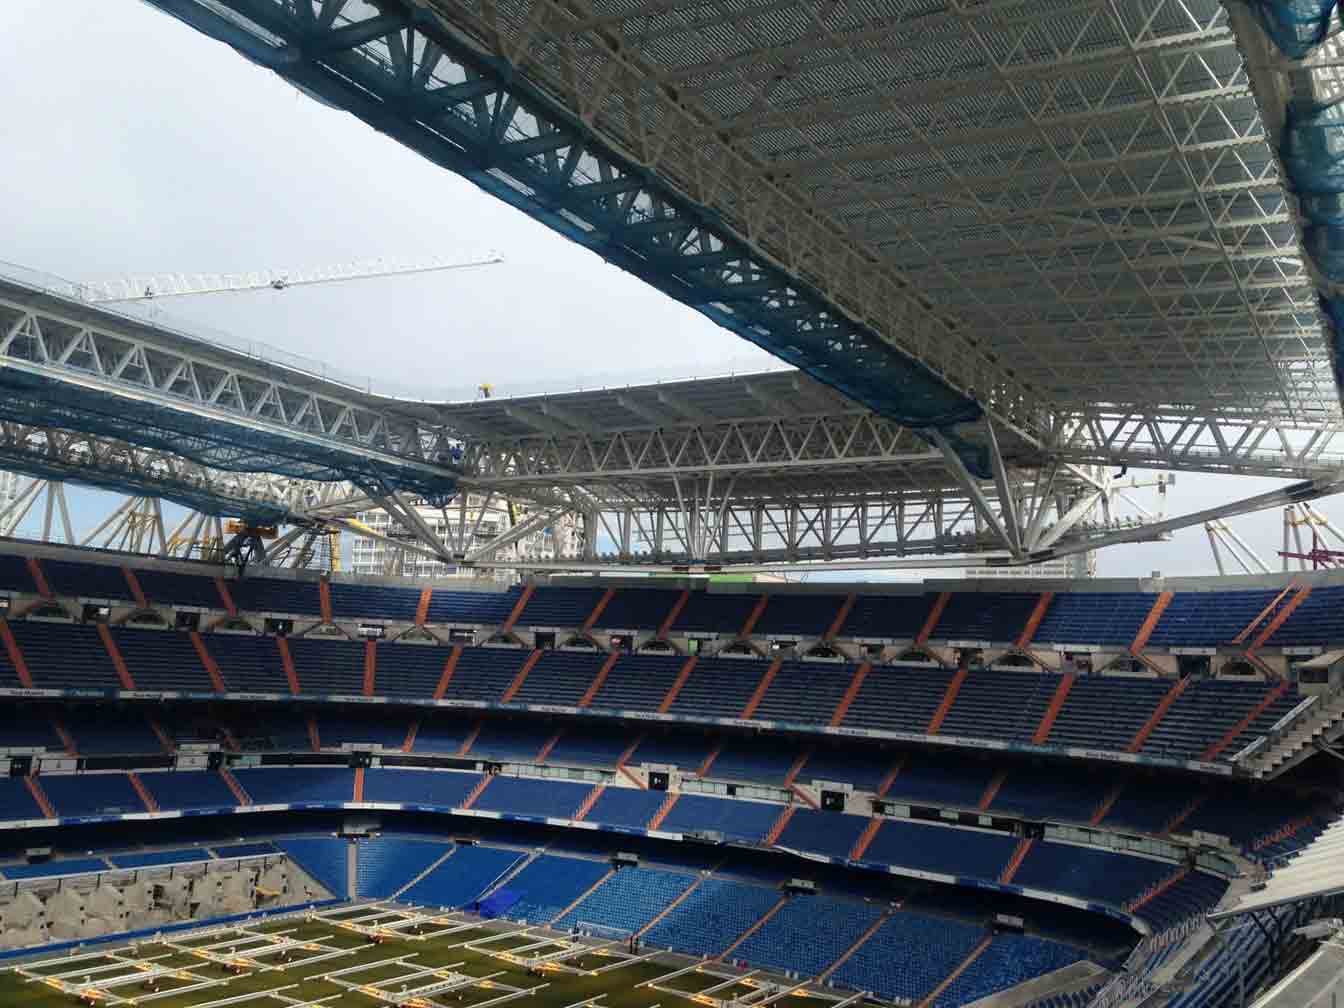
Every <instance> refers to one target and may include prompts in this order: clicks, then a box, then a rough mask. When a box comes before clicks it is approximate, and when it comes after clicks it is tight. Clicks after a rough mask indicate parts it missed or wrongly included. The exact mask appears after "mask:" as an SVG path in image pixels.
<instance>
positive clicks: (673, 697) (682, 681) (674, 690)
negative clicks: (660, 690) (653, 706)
mask: <svg viewBox="0 0 1344 1008" xmlns="http://www.w3.org/2000/svg"><path fill="white" fill-rule="evenodd" d="M698 660H699V659H698V658H696V656H695V655H691V657H689V658H687V659H686V660H685V661H684V662H682V665H681V671H680V672H678V673H677V678H676V679H674V680H673V681H672V685H671V686H669V687H668V689H667V693H666V694H665V695H664V696H663V702H662V703H660V704H659V705H658V713H659V714H666V713H667V712H668V711H669V710H671V708H672V705H673V704H674V703H676V702H677V694H678V693H680V692H681V688H682V687H683V686H685V685H686V680H687V679H689V678H690V677H691V672H692V671H693V670H694V669H695V665H696V662H697V661H698Z"/></svg>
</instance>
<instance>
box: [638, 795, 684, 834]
mask: <svg viewBox="0 0 1344 1008" xmlns="http://www.w3.org/2000/svg"><path fill="white" fill-rule="evenodd" d="M680 797H681V795H680V794H678V793H677V792H675V791H674V792H672V793H671V794H669V795H668V796H667V797H666V798H665V799H664V800H663V803H662V804H661V805H659V806H658V811H657V812H655V813H654V814H653V818H652V819H650V820H649V824H648V826H646V827H645V829H648V830H656V829H657V828H658V827H659V826H661V825H662V824H663V820H664V819H666V818H667V815H668V813H669V812H671V811H672V806H673V805H675V804H676V803H677V799H678V798H680Z"/></svg>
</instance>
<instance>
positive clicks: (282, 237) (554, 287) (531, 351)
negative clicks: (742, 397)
mask: <svg viewBox="0 0 1344 1008" xmlns="http://www.w3.org/2000/svg"><path fill="white" fill-rule="evenodd" d="M0 94H3V95H5V98H6V120H7V122H8V124H9V125H8V129H7V133H8V136H7V138H6V141H7V142H6V144H5V150H4V154H3V156H0V181H3V184H4V185H3V188H4V195H3V198H2V201H0V236H3V238H2V244H0V260H6V261H10V262H14V263H18V264H21V265H23V266H25V267H29V268H33V269H37V270H42V271H46V272H50V273H54V274H57V275H59V276H62V277H65V278H67V279H76V280H100V279H111V278H118V277H123V276H126V275H133V274H137V273H152V272H197V271H202V272H207V271H214V272H242V271H248V270H259V269H265V268H272V267H274V268H288V269H296V268H302V267H305V266H323V265H333V264H336V263H342V262H348V261H351V260H364V259H376V258H384V259H393V260H414V259H419V258H430V257H459V256H460V257H467V256H471V255H476V254H480V253H482V252H484V251H487V250H496V251H498V252H500V253H501V254H502V255H503V256H504V257H505V259H506V263H505V264H504V265H499V266H491V267H487V268H484V269H478V270H472V271H467V272H459V273H440V274H430V275H428V276H417V277H402V278H396V279H390V280H376V281H369V282H366V283H355V284H346V285H342V286H337V287H321V288H316V289H308V290H291V291H285V292H283V293H273V292H267V293H262V294H255V295H225V296H218V297H210V298H199V299H194V300H193V301H175V302H172V303H171V306H168V305H165V307H164V311H165V313H167V314H170V315H172V316H174V317H178V318H182V319H188V320H191V321H192V322H193V323H195V324H196V325H198V326H201V327H208V328H209V329H212V330H216V331H219V332H223V333H228V334H229V335H230V336H231V337H234V338H241V339H249V340H256V341H259V342H263V343H266V344H268V345H271V346H275V347H278V348H281V349H283V350H286V351H289V352H292V353H297V354H300V355H304V356H308V357H312V358H317V359H320V360H323V361H325V362H327V363H329V364H330V365H331V366H332V367H333V368H336V369H338V370H340V371H343V372H348V373H350V374H353V375H358V376H364V377H366V378H368V379H369V380H371V381H372V382H373V384H374V387H375V388H380V389H384V390H387V391H399V392H405V393H409V394H417V395H423V396H426V397H433V398H443V397H458V396H461V395H466V394H469V393H470V390H471V389H472V388H474V387H475V386H476V385H477V384H478V383H481V382H489V383H491V384H493V385H494V386H495V387H496V389H497V390H498V391H499V392H500V393H504V394H507V393H508V392H510V391H537V390H546V389H552V390H559V389H561V388H565V387H570V386H575V385H580V384H600V383H602V382H603V380H604V379H605V380H606V381H610V382H617V381H622V380H635V381H644V380H651V379H653V378H655V377H673V376H691V375H707V374H722V373H726V372H729V371H734V370H736V371H742V370H750V369H754V368H765V367H775V366H778V364H777V362H776V361H774V359H773V358H770V357H769V356H767V355H766V354H765V353H763V352H762V351H759V350H757V349H755V348H754V347H752V346H751V345H750V344H748V343H746V342H745V341H743V340H741V339H739V338H738V337H736V336H734V335H732V334H731V333H729V332H727V331H725V330H722V329H720V328H718V327H717V326H715V325H713V324H712V323H710V322H709V321H708V320H706V319H704V318H703V317H702V316H700V315H698V314H697V313H695V312H693V311H691V310H690V309H688V308H686V307H684V306H682V305H679V304H677V303H676V302H674V301H672V300H671V299H669V298H667V297H664V296H663V295H661V294H659V293H658V292H657V291H654V290H653V289H652V288H649V287H647V286H646V285H644V284H643V283H642V282H641V281H639V280H636V279H634V278H632V277H630V276H628V275H626V274H624V273H622V272H621V271H620V270H618V269H616V268H615V267H612V266H609V265H607V264H606V263H604V262H603V261H602V260H601V259H600V258H599V257H597V256H596V255H594V254H592V253H590V252H587V251H585V250H583V249H580V248H579V247H578V246H576V245H573V244H571V243H569V242H568V241H567V240H565V239H563V238H561V237H559V236H557V235H555V234H553V233H552V232H550V231H549V230H547V229H545V228H543V227H542V226H541V225H539V224H536V223H534V222H533V221H532V220H531V219H530V218H528V217H526V216H525V215H524V214H522V213H520V212H518V211H516V210H513V209H511V208H509V207H507V206H505V205H504V204H503V203H500V202H498V201H496V200H494V199H493V198H492V197H489V196H486V195H484V194H482V193H481V192H479V191H478V190H477V189H476V188H475V187H473V186H471V185H470V184H469V183H467V182H465V181H464V180H462V179H460V178H458V177H457V176H455V175H453V174H451V173H449V172H447V171H444V170H442V169H439V168H437V167H435V166H433V165H431V164H430V163H429V162H427V161H425V160H423V159H421V158H420V157H419V156H417V155H415V154H413V153H411V152H410V151H408V150H406V149H404V148H402V147H401V146H399V145H398V144H396V143H395V142H393V141H392V140H389V139H387V138H386V137H383V136H381V135H379V134H378V133H375V132H374V131H373V130H372V129H370V128H369V127H367V126H365V125H364V124H362V123H360V122H359V121H358V120H356V119H355V118H353V117H352V116H349V115H346V114H344V113H341V112H338V111H335V110H333V109H329V108H327V107H325V106H323V105H320V104H318V103H317V102H315V101H312V100H311V99H309V98H307V97H305V96H303V95H301V94H299V93H298V92H297V91H295V90H294V89H293V88H291V87H290V86H289V85H287V84H285V83H284V82H283V81H281V80H280V79H279V78H278V77H276V76H274V75H273V74H271V73H269V72H267V71H264V70H261V69H259V68H257V67H254V66H252V65H251V64H249V63H247V62H246V61H245V60H243V59H242V57H240V56H238V55H236V54H235V53H234V52H233V51H232V50H230V49H228V48H226V47H224V46H223V45H220V44H218V43H215V42H212V41H210V40H209V39H207V38H205V37H204V36H202V35H199V34H197V33H196V32H194V31H192V30H190V29H188V28H186V27H185V26H183V25H181V24H179V23H178V22H176V21H174V20H173V19H171V18H170V17H168V16H166V15H164V14H162V13H160V12H158V11H156V10H154V9H153V8H151V7H149V6H147V5H145V4H142V3H140V2H139V0H68V2H66V3H62V4H55V3H51V2H50V0H5V2H4V3H3V4H0ZM1276 485H1278V483H1277V481H1270V480H1248V479H1228V478H1220V477H1210V476H1195V475H1191V476H1186V475H1182V476H1180V477H1179V478H1178V481H1177V484H1176V486H1175V488H1174V489H1173V491H1172V493H1171V494H1170V495H1169V497H1168V502H1169V509H1168V510H1169V513H1183V512H1187V511H1194V510H1198V509H1201V508H1205V507H1209V506H1212V505H1214V504H1217V503H1221V502H1223V501H1225V500H1227V499H1229V498H1230V497H1234V496H1236V497H1240V496H1247V495H1250V494H1253V493H1258V492H1261V491H1263V490H1266V489H1269V488H1271V487H1273V486H1276ZM1148 500H1149V503H1152V502H1153V499H1152V498H1151V497H1150V498H1148ZM1326 510H1327V511H1329V510H1330V509H1329V507H1328V506H1327V508H1326ZM88 511H89V509H88V508H81V517H80V518H77V524H78V523H79V521H80V520H81V519H82V517H83V515H84V514H85V513H86V512H88ZM1234 524H1235V526H1236V527H1237V528H1238V529H1239V530H1240V531H1241V532H1242V534H1243V535H1244V536H1245V537H1247V538H1248V539H1250V540H1251V542H1252V544H1253V545H1254V546H1255V547H1256V548H1257V549H1258V550H1259V551H1260V553H1261V555H1262V556H1264V557H1265V559H1266V561H1267V562H1270V563H1271V565H1275V559H1276V558H1275V557H1274V555H1273V551H1274V549H1275V543H1276V541H1277V539H1278V538H1279V535H1280V532H1279V529H1280V527H1281V520H1280V515H1279V513H1278V512H1268V513H1265V514H1262V515H1259V516H1255V517H1248V518H1242V519H1238V520H1236V522H1235V523H1234ZM1152 570H1162V571H1164V572H1165V573H1168V574H1195V573H1214V572H1215V568H1214V565H1213V560H1212V557H1211V555H1210V553H1209V549H1208V546H1207V541H1206V539H1205V536H1204V533H1203V531H1202V530H1201V529H1194V530H1189V531H1186V532H1184V533H1180V534H1179V535H1178V536H1177V538H1176V539H1175V541H1173V542H1170V543H1161V544H1149V545H1143V546H1132V547H1117V548H1116V549H1114V550H1111V551H1108V552H1105V553H1103V555H1102V559H1101V564H1100V573H1101V574H1103V575H1116V576H1120V575H1141V574H1147V573H1149V572H1150V571H1152Z"/></svg>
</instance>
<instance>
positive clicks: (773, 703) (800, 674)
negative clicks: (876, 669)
mask: <svg viewBox="0 0 1344 1008" xmlns="http://www.w3.org/2000/svg"><path fill="white" fill-rule="evenodd" d="M856 668H857V666H854V665H850V664H846V663H836V662H821V661H811V662H805V661H786V662H780V665H779V670H778V671H777V672H776V673H775V678H774V680H773V681H772V682H771V683H770V688H769V689H767V690H766V691H765V695H764V696H763V697H761V702H760V704H759V705H758V706H757V708H756V713H755V714H754V715H753V717H754V718H755V720H757V721H781V722H789V723H792V724H813V725H818V724H821V725H824V724H829V723H830V721H831V715H832V714H833V713H835V708H836V707H837V705H839V703H840V700H841V699H842V698H843V697H844V695H845V692H846V691H847V690H848V689H849V684H850V683H851V682H852V681H853V679H854V672H855V669H856ZM734 716H735V715H734Z"/></svg>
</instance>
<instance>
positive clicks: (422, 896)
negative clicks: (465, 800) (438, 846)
mask: <svg viewBox="0 0 1344 1008" xmlns="http://www.w3.org/2000/svg"><path fill="white" fill-rule="evenodd" d="M526 857H527V855H525V854H522V853H519V852H518V851H513V850H502V849H500V848H497V847H479V846H471V847H459V848H458V849H457V850H456V851H454V852H453V855H452V856H451V857H449V858H448V860H446V861H444V862H443V863H442V864H441V865H439V866H438V867H437V868H435V869H434V870H433V871H432V872H430V873H429V874H428V875H426V876H425V877H424V878H422V879H421V880H420V881H419V882H417V883H416V884H415V885H413V886H411V888H409V889H407V890H406V891H405V892H404V893H402V894H401V900H402V902H405V903H414V904H417V905H420V906H435V907H449V908H457V907H464V906H466V905H468V904H469V903H471V902H472V901H473V900H475V899H476V898H477V897H478V896H480V895H481V894H482V893H483V892H485V891H486V890H487V889H489V888H491V887H492V886H493V885H494V884H495V883H496V882H498V881H499V880H500V878H501V877H502V876H504V875H505V874H507V873H508V872H510V871H512V870H513V869H514V868H516V867H517V866H518V865H519V864H520V863H521V862H522V861H523V860H524V859H525V858H526Z"/></svg>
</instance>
